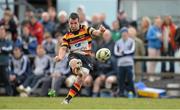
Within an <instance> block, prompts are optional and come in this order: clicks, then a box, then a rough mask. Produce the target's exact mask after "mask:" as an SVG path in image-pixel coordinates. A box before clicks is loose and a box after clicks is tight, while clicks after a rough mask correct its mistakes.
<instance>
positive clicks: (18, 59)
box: [9, 47, 31, 93]
mask: <svg viewBox="0 0 180 110" xmlns="http://www.w3.org/2000/svg"><path fill="white" fill-rule="evenodd" d="M10 70H11V71H10V76H9V79H10V81H11V84H12V85H13V86H14V88H16V87H17V86H19V85H20V84H22V83H23V82H24V81H25V79H26V78H27V76H28V75H29V74H30V73H31V67H30V61H29V59H28V57H27V56H25V55H23V52H22V50H21V47H14V49H13V55H12V58H11V62H10ZM15 92H16V90H15V89H14V93H15Z"/></svg>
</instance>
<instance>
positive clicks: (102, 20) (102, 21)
mask: <svg viewBox="0 0 180 110" xmlns="http://www.w3.org/2000/svg"><path fill="white" fill-rule="evenodd" d="M105 21H106V14H105V13H101V14H100V22H101V24H102V25H103V26H104V27H105V28H106V29H109V30H110V27H109V25H108V24H107V23H106V22H105Z"/></svg>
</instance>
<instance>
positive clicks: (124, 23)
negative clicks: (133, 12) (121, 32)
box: [117, 11, 129, 29]
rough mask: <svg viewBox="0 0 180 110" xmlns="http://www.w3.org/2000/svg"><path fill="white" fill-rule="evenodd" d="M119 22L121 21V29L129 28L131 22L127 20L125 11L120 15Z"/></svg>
mask: <svg viewBox="0 0 180 110" xmlns="http://www.w3.org/2000/svg"><path fill="white" fill-rule="evenodd" d="M117 20H118V21H119V26H120V29H121V28H122V27H128V26H129V22H128V20H127V14H126V12H125V11H120V12H119V13H118V16H117Z"/></svg>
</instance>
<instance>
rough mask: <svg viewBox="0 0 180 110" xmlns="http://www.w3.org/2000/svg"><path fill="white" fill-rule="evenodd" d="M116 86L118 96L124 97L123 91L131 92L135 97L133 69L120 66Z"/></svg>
mask: <svg viewBox="0 0 180 110" xmlns="http://www.w3.org/2000/svg"><path fill="white" fill-rule="evenodd" d="M117 76H118V85H119V96H125V94H124V93H125V91H127V92H129V91H131V92H133V93H134V95H135V89H134V81H133V67H132V66H121V67H119V68H118V74H117Z"/></svg>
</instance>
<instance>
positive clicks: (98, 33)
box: [88, 25, 106, 36]
mask: <svg viewBox="0 0 180 110" xmlns="http://www.w3.org/2000/svg"><path fill="white" fill-rule="evenodd" d="M105 31H106V28H105V27H104V26H103V25H100V27H99V29H98V30H95V29H94V28H90V27H89V28H88V32H89V33H90V34H91V35H93V36H101V35H102V34H103V33H104V32H105Z"/></svg>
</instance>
